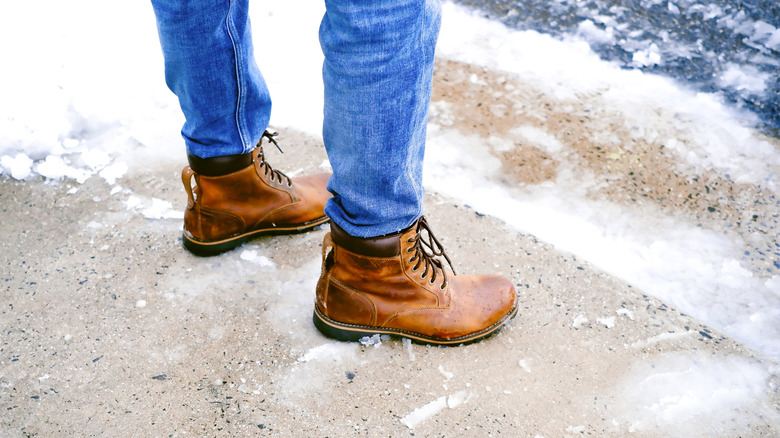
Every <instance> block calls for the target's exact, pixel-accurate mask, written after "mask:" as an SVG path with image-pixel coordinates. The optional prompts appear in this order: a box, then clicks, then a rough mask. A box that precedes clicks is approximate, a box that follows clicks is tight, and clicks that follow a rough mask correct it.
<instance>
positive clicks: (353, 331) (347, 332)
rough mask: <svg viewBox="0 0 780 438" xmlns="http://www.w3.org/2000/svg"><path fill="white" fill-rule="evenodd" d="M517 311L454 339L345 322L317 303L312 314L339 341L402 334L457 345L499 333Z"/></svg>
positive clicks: (323, 330) (325, 332)
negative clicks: (322, 309) (336, 318)
mask: <svg viewBox="0 0 780 438" xmlns="http://www.w3.org/2000/svg"><path fill="white" fill-rule="evenodd" d="M517 312H518V307H517V306H515V307H514V308H512V310H511V311H510V312H509V313H507V314H506V315H505V316H504V317H503V318H501V320H500V321H498V322H496V323H495V324H493V325H492V326H490V327H488V328H486V329H485V330H482V331H480V332H477V333H473V334H471V335H468V336H461V337H458V338H452V339H441V338H434V337H431V336H426V335H423V334H420V333H415V332H410V331H406V330H400V329H394V328H386V327H368V326H360V325H353V324H345V323H341V322H338V321H334V320H332V319H330V318H328V317H327V316H325V315H324V314H323V313H322V312H321V311H320V309H319V307H318V306H316V305H315V306H314V315H313V316H312V320H313V321H314V326H315V327H317V330H319V331H320V333H322V334H323V335H325V336H327V337H329V338H331V339H335V340H337V341H344V342H358V341H360V340H361V339H363V338H365V337H369V338H370V337H372V336H374V335H380V336H381V335H390V336H400V337H402V338H407V339H409V340H411V341H412V342H414V343H417V344H423V345H441V346H455V345H463V344H470V343H473V342H478V341H481V340H483V339H485V338H487V337H489V336H491V335H493V334H495V333H498V331H499V330H501V329H502V328H503V327H505V326H506V325H507V324H508V323H509V321H511V320H512V318H514V317H515V316H517Z"/></svg>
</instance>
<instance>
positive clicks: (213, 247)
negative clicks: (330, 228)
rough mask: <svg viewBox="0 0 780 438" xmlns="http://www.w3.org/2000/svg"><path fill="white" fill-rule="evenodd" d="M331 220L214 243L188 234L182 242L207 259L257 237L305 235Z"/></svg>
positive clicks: (271, 229) (283, 227) (262, 229)
mask: <svg viewBox="0 0 780 438" xmlns="http://www.w3.org/2000/svg"><path fill="white" fill-rule="evenodd" d="M329 220H330V218H328V217H327V216H323V217H321V218H319V219H315V220H313V221H309V222H305V223H302V224H295V225H287V226H279V227H273V228H260V229H257V230H252V231H249V232H247V233H244V234H239V235H237V236H233V237H230V238H228V239H222V240H214V241H203V240H198V239H195V238H193V237H189V236H187V234H186V233H185V234H183V235H182V242H183V244H184V247H185V248H187V250H189V251H190V252H191V253H193V254H195V255H197V256H202V257H207V256H214V255H217V254H221V253H223V252H225V251H230V250H231V249H233V248H236V247H238V246H240V245H241V244H243V243H244V242H246V241H248V240H251V239H254V238H256V237H260V236H273V235H279V234H296V233H304V232H306V231H310V230H311V229H313V228H315V227H317V226H319V225H322V224H324V223H327V222H328V221H329Z"/></svg>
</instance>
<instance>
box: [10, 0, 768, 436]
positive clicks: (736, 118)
mask: <svg viewBox="0 0 780 438" xmlns="http://www.w3.org/2000/svg"><path fill="white" fill-rule="evenodd" d="M252 8H254V9H253V10H252V18H253V27H254V32H255V39H256V45H257V47H256V51H257V59H258V64H259V65H260V68H261V69H262V71H263V74H264V76H265V77H266V80H267V82H268V83H269V86H270V87H271V91H272V93H273V96H274V99H275V110H274V111H275V112H274V114H273V119H272V125H274V126H275V127H285V126H287V127H292V128H295V129H298V130H301V131H304V132H307V133H310V134H313V135H316V136H319V135H320V127H321V121H322V114H321V112H322V110H321V108H322V85H321V80H320V68H321V62H322V54H321V52H320V50H319V45H318V41H317V28H318V24H319V20H320V17H321V15H322V12H323V5H322V4H321V3H320V2H312V4H311V5H307V7H306V8H301V7H300V6H299V5H298V4H297V3H295V2H283V1H275V2H263V3H259V2H254V3H252ZM0 11H2V13H0V37H1V38H2V40H3V41H5V42H6V43H5V44H3V45H0V59H3V60H4V61H5V68H4V69H3V73H2V75H3V76H2V77H3V80H2V81H1V82H0V170H1V171H2V175H1V176H0V177H2V178H15V179H18V180H34V179H36V178H39V177H40V176H42V177H43V178H45V181H46V183H54V182H55V181H58V180H62V179H63V178H66V179H72V180H75V181H77V182H79V183H82V182H84V181H86V180H87V179H89V178H103V179H104V180H105V181H106V184H109V185H112V186H114V190H112V193H115V194H117V196H123V197H125V198H127V199H126V200H125V202H126V205H127V212H128V213H127V214H142V215H144V216H146V217H150V218H161V219H167V218H172V219H174V220H179V219H178V218H180V214H179V213H178V212H176V211H175V210H174V209H172V207H171V206H170V205H169V204H165V203H164V201H160V200H157V199H142V198H140V197H137V196H135V195H133V194H132V193H128V191H126V190H123V189H122V178H123V176H125V175H127V174H128V173H132V172H133V169H137V168H140V167H144V166H157V165H164V164H170V163H177V165H178V164H180V163H182V162H183V157H184V150H183V143H182V141H181V139H180V137H179V134H178V130H179V128H180V126H181V123H182V117H181V114H180V112H179V109H178V106H177V102H176V99H175V97H174V96H172V95H171V93H170V92H169V91H168V90H167V88H165V84H164V80H163V71H162V57H161V54H160V49H159V44H158V41H157V35H156V29H155V22H154V15H153V13H152V10H151V6H150V5H149V4H148V2H129V1H127V2H104V1H102V2H101V1H97V0H74V1H70V2H58V1H53V0H47V1H43V0H42V1H36V2H16V3H9V4H6V5H3V6H2V7H0ZM263 41H271V42H272V44H270V45H269V44H263ZM438 54H439V56H440V57H442V58H445V59H449V60H454V61H462V62H466V63H470V64H473V65H478V66H484V67H486V68H489V69H491V70H495V71H501V72H504V73H505V74H507V75H513V77H514V78H516V79H517V80H520V81H528V82H533V83H534V84H537V85H538V86H540V87H543V88H544V89H546V90H547V91H549V92H550V93H551V94H552V95H554V96H556V97H557V98H560V99H575V98H577V96H582V95H591V94H593V93H598V94H599V95H600V96H601V97H600V102H601V103H603V104H605V105H608V106H609V108H610V110H613V111H616V112H618V113H620V114H622V115H623V117H624V118H625V120H626V121H627V122H626V124H630V125H632V127H633V128H634V129H636V131H637V132H642V133H645V134H647V135H656V136H657V135H665V133H667V132H679V131H680V130H681V129H684V130H685V132H684V134H685V138H684V139H682V140H684V141H681V139H677V138H673V137H670V138H665V139H664V140H663V143H664V144H666V146H667V148H668V149H669V150H673V151H674V152H675V157H677V159H678V160H680V161H681V162H685V163H687V164H689V165H691V166H696V167H700V168H707V169H709V170H711V171H713V172H716V173H719V174H723V175H729V177H730V178H731V179H733V180H734V181H737V182H740V183H744V184H751V185H755V186H756V187H760V188H761V189H762V190H765V191H769V192H771V193H774V194H777V193H778V183H780V151H778V150H777V148H776V146H774V145H773V144H771V142H770V141H769V140H767V139H762V138H761V137H759V136H757V135H756V133H755V132H754V131H752V130H751V128H748V127H746V126H747V125H746V124H745V121H752V120H754V118H753V116H752V115H750V114H747V113H743V112H739V111H737V110H735V109H733V108H729V107H728V106H726V105H724V104H723V103H722V102H721V101H719V99H718V98H717V97H716V96H714V95H709V94H702V93H695V92H692V91H690V90H689V89H687V88H686V87H685V86H683V85H681V84H677V83H675V82H674V81H672V80H670V79H664V78H661V77H658V76H654V75H650V74H643V73H641V72H639V71H631V70H622V69H620V68H619V67H617V66H616V65H615V64H612V63H609V62H604V61H602V60H600V59H599V58H598V57H597V56H596V55H595V54H594V53H593V52H592V51H591V50H590V48H589V46H588V44H587V43H585V42H584V41H582V40H578V39H575V38H569V39H565V40H558V39H553V38H551V37H547V36H544V35H541V34H539V33H536V32H532V31H528V32H520V31H514V30H510V29H507V28H506V27H504V26H503V25H501V24H499V23H497V22H493V21H489V20H485V19H482V18H478V17H475V16H473V15H472V14H470V13H469V12H468V11H466V10H464V9H461V8H459V7H456V6H453V5H451V4H445V7H444V27H443V29H442V35H441V38H440V43H439V47H438ZM727 76H728V75H727ZM732 76H733V77H735V78H736V76H734V75H731V76H728V77H732ZM758 79H760V78H758ZM734 80H736V79H734ZM475 81H479V78H475ZM665 113H669V114H676V115H677V117H676V118H675V117H671V118H668V117H665V116H663V114H665ZM668 124H672V125H674V129H673V130H664V129H661V128H659V126H662V125H668ZM518 128H523V127H521V126H519V127H518ZM521 131H522V130H521ZM521 133H522V134H523V135H524V136H525V137H526V138H527V139H528V141H529V142H530V143H532V144H536V145H537V146H538V147H540V148H543V149H545V151H546V152H547V153H549V154H551V156H553V157H555V156H562V155H565V154H566V153H567V151H566V150H565V147H563V146H562V145H561V143H560V142H559V141H557V140H556V138H555V136H556V133H555V132H545V131H539V130H534V129H526V130H525V131H522V132H521ZM482 140H484V139H482ZM480 141H481V140H480V139H475V138H470V137H464V136H461V135H458V134H456V133H455V132H454V131H453V130H452V129H451V128H450V127H448V126H446V125H443V124H441V123H433V124H432V125H431V126H430V134H429V147H428V156H427V159H426V180H425V183H426V186H427V187H428V188H429V189H431V190H435V191H438V192H441V193H444V194H446V195H448V196H450V197H452V198H455V199H457V200H458V201H460V202H463V203H465V204H469V205H470V206H472V207H473V208H475V209H476V210H478V211H479V212H480V213H484V214H489V215H493V216H496V217H498V218H500V219H502V220H504V221H505V222H507V223H508V224H510V225H512V226H513V227H515V228H517V229H518V230H520V231H522V232H524V233H530V234H534V235H536V236H537V237H539V238H540V239H542V240H544V241H547V242H550V243H552V244H554V245H555V246H556V247H558V248H559V249H562V250H564V251H567V252H571V253H573V254H575V255H576V256H577V257H578V258H579V259H583V260H587V261H589V262H590V263H591V264H593V265H595V266H597V267H599V268H600V269H602V270H604V271H606V272H608V273H610V274H612V275H615V276H616V277H619V278H621V279H623V280H626V281H628V282H629V283H631V284H633V285H635V286H637V287H638V288H640V289H642V290H644V291H645V292H647V293H649V294H651V295H654V296H656V297H658V298H660V299H662V300H664V301H666V302H668V303H670V304H672V305H674V306H676V307H677V308H678V309H680V310H681V311H683V312H686V313H689V314H691V315H693V316H695V317H697V318H698V319H700V320H702V321H703V322H705V323H707V324H709V325H711V326H713V327H715V328H716V329H718V330H721V331H723V332H724V333H726V334H727V335H729V336H732V337H733V338H735V339H737V340H739V341H741V342H743V343H745V344H746V345H748V346H750V347H751V348H753V349H755V350H756V351H757V352H758V353H760V354H763V355H767V356H769V357H770V358H772V359H773V360H774V361H775V362H777V361H780V268H778V252H780V248H778V247H777V246H775V248H774V252H773V253H770V254H767V255H766V257H768V258H770V260H772V259H774V263H770V271H769V272H766V271H763V272H760V273H759V272H756V271H755V270H754V269H752V268H750V267H749V266H744V265H743V263H741V260H742V259H743V254H742V252H743V251H744V247H745V244H746V243H745V242H744V241H742V240H740V239H743V238H742V237H740V236H739V235H736V234H733V233H732V234H727V235H726V234H722V233H718V232H715V231H712V230H708V229H706V228H702V227H699V226H697V225H698V224H696V223H691V222H689V221H687V220H686V219H685V218H683V217H676V216H669V215H668V214H666V213H664V212H660V211H658V212H657V214H656V215H652V216H648V215H647V212H648V210H647V209H643V210H638V209H633V208H631V207H630V206H626V205H623V204H619V203H616V202H612V201H610V200H608V199H594V198H593V197H590V196H586V193H585V192H584V191H583V190H582V189H581V187H583V186H584V185H587V184H588V183H589V181H588V180H587V175H585V176H583V175H579V176H576V177H574V178H565V177H561V176H559V177H558V178H556V179H554V180H552V181H547V182H545V183H544V184H540V185H537V186H534V185H524V186H520V187H516V186H512V185H509V184H506V183H502V182H497V181H496V180H495V179H492V178H490V174H491V173H492V172H494V171H495V170H496V166H497V165H496V164H495V160H496V155H495V154H493V153H491V152H490V149H489V148H484V147H483V148H480V147H474V143H475V142H477V143H478V142H480ZM139 144H141V145H144V147H143V148H142V151H141V152H136V153H133V154H130V153H127V152H126V150H127V149H130V148H129V147H128V146H130V145H139ZM132 149H134V150H136V151H137V148H132ZM498 166H500V163H499V164H498ZM775 202H776V201H775ZM776 207H777V204H775V206H774V208H776ZM774 232H775V236H774V239H775V242H776V240H777V236H776V233H777V231H776V230H775V231H774ZM744 239H749V236H746V237H744ZM496 244H500V243H496ZM245 257H246V258H245ZM255 258H256V257H255V254H251V253H246V252H244V253H242V259H245V260H249V259H252V260H254V259H255ZM260 262H261V263H262V262H264V261H263V260H261V261H260ZM677 365H679V366H677V367H676V368H675V366H673V365H670V369H671V368H675V369H679V368H680V366H683V365H684V367H683V368H685V367H695V366H698V365H696V364H693V363H691V364H688V363H687V362H685V361H679V362H678V363H677ZM732 368H733V367H729V366H725V365H724V366H720V365H717V366H713V367H709V368H708V369H707V370H708V372H710V373H714V374H715V376H714V378H713V379H710V380H707V382H717V381H718V380H719V377H722V376H725V375H726V374H729V373H730V372H731V371H732ZM742 368H743V369H742V370H741V375H748V376H750V375H751V373H755V374H753V377H755V378H753V377H746V378H747V379H748V380H749V381H750V382H752V383H751V388H753V387H755V386H756V385H758V386H760V383H755V382H760V381H763V375H762V374H760V373H762V372H763V371H760V370H753V369H752V368H750V367H749V366H744V367H742ZM687 369H688V368H685V369H683V370H682V371H681V373H682V374H680V375H679V376H678V375H675V379H674V380H673V382H672V383H670V385H673V386H674V388H675V390H677V391H678V394H681V395H680V397H684V395H685V392H684V391H681V390H680V385H685V384H686V382H689V380H688V379H686V378H685V377H684V376H685V373H686V372H687V371H686V370H687ZM648 372H649V371H648ZM680 376H682V377H680ZM649 378H650V377H648V375H642V376H638V377H637V379H644V380H642V381H646V380H647V379H649ZM725 381H726V382H727V383H728V382H730V383H729V385H732V386H734V387H735V388H736V387H739V386H740V382H739V381H737V380H734V379H731V380H729V379H726V380H725ZM707 382H705V383H702V382H701V381H695V382H692V383H690V384H691V385H698V386H701V385H705V386H706V385H708V384H712V383H707ZM670 390H671V386H670ZM751 394H752V393H751ZM451 398H452V397H451ZM707 400H710V401H711V402H713V403H716V402H717V403H725V402H724V400H721V399H717V400H715V401H712V399H707V398H706V397H704V398H703V399H700V400H698V403H700V404H701V403H706V402H707ZM456 401H457V402H458V403H459V402H460V401H462V400H460V399H458V400H456ZM683 401H685V400H683ZM726 401H727V400H726ZM432 403H433V404H432V405H431V407H428V408H425V409H428V410H432V411H435V410H437V409H443V407H445V406H447V405H448V404H451V403H452V400H445V399H438V400H436V401H435V402H432ZM670 403H671V402H670ZM450 407H451V406H450ZM667 413H668V412H667ZM650 414H652V413H650ZM658 415H661V414H658ZM424 416H425V414H424V412H422V411H421V412H420V413H412V414H410V415H409V416H407V417H405V420H404V421H406V422H408V423H415V422H417V421H421V420H420V419H419V418H418V417H424Z"/></svg>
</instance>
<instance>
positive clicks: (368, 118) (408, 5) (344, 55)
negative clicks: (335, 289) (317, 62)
mask: <svg viewBox="0 0 780 438" xmlns="http://www.w3.org/2000/svg"><path fill="white" fill-rule="evenodd" d="M325 4H326V13H325V17H324V18H323V20H322V24H321V26H320V44H321V45H322V51H323V53H324V54H325V62H324V66H323V80H324V83H325V109H324V117H325V118H324V120H325V122H324V126H323V140H324V141H325V146H326V148H327V151H328V157H329V158H330V162H331V165H332V166H333V177H331V179H330V182H329V184H328V189H329V190H330V191H331V192H332V193H333V194H334V197H333V198H332V199H331V200H330V201H329V202H328V204H327V206H326V207H325V212H326V214H327V215H328V216H329V217H330V218H331V219H332V220H333V221H334V222H336V223H337V224H338V225H339V226H341V227H342V228H343V229H344V230H345V231H347V232H348V233H349V234H351V235H353V236H356V237H375V236H380V235H384V234H389V233H393V232H395V231H398V230H401V229H403V228H406V227H408V226H409V225H411V224H412V223H414V221H415V220H417V218H419V217H420V215H421V214H422V197H423V187H422V164H423V153H424V149H425V134H426V125H427V117H428V104H429V101H430V97H431V83H432V76H433V62H434V49H435V46H436V40H437V38H438V34H439V26H440V14H441V6H440V4H439V1H438V0H371V1H350V0H325Z"/></svg>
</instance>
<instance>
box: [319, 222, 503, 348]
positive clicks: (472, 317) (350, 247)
mask: <svg viewBox="0 0 780 438" xmlns="http://www.w3.org/2000/svg"><path fill="white" fill-rule="evenodd" d="M330 227H331V232H330V233H328V234H327V235H326V236H325V241H324V242H323V245H322V260H323V262H322V263H323V265H322V275H321V276H320V280H319V283H318V284H317V298H316V303H315V306H314V324H315V326H316V327H317V329H319V330H320V332H322V333H323V334H324V335H326V336H328V337H331V338H334V339H338V340H342V341H357V340H360V339H361V338H363V337H366V336H369V337H370V336H373V335H375V334H390V335H400V336H403V337H406V338H410V339H411V340H413V341H416V342H421V343H426V344H439V345H454V344H461V343H467V342H473V341H477V340H479V339H482V338H484V337H486V336H488V335H490V334H492V333H495V332H496V331H498V330H499V329H500V328H501V327H502V326H503V325H505V324H506V323H507V322H509V320H510V319H511V318H513V317H514V316H515V315H516V314H517V306H516V304H515V302H516V292H515V288H514V286H512V283H510V282H509V280H507V279H506V278H504V277H501V276H498V275H458V276H455V275H454V272H452V273H450V272H447V271H445V269H444V267H443V266H442V262H441V260H439V259H436V258H435V257H436V256H443V257H444V258H445V259H446V260H447V262H449V258H448V257H447V255H446V254H444V251H443V249H442V247H441V244H440V243H439V241H438V240H436V238H435V237H434V236H433V234H431V232H430V229H429V228H428V223H427V222H426V220H425V218H424V217H421V218H420V219H419V220H418V221H417V223H415V224H414V225H412V226H411V227H410V228H408V229H406V230H403V231H401V232H399V233H396V234H392V235H388V236H383V237H377V238H372V239H360V238H356V237H352V236H350V235H348V234H347V233H346V232H345V231H344V230H343V229H341V228H339V227H338V226H337V225H336V224H334V223H331V226H330ZM423 232H425V233H426V234H427V238H424V237H423V236H422V233H423Z"/></svg>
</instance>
